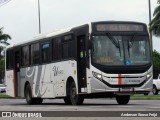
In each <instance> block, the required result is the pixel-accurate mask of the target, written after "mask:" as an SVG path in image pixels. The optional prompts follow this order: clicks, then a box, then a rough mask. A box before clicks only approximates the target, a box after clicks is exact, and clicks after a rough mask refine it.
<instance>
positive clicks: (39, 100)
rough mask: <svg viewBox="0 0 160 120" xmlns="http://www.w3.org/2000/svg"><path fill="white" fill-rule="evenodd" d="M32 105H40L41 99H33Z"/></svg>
mask: <svg viewBox="0 0 160 120" xmlns="http://www.w3.org/2000/svg"><path fill="white" fill-rule="evenodd" d="M33 102H34V104H42V102H43V99H42V98H33Z"/></svg>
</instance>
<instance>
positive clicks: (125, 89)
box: [121, 88, 132, 92]
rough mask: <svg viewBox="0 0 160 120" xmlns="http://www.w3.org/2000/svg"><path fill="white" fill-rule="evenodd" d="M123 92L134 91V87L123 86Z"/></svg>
mask: <svg viewBox="0 0 160 120" xmlns="http://www.w3.org/2000/svg"><path fill="white" fill-rule="evenodd" d="M121 91H122V92H130V91H132V88H121Z"/></svg>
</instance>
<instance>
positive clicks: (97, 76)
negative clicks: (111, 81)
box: [92, 71, 102, 80]
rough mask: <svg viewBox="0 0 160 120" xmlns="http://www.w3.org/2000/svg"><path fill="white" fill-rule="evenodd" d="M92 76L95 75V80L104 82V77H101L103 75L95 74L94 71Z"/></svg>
mask: <svg viewBox="0 0 160 120" xmlns="http://www.w3.org/2000/svg"><path fill="white" fill-rule="evenodd" d="M92 74H93V76H94V77H95V78H97V79H98V80H102V75H101V74H99V73H96V72H93V71H92Z"/></svg>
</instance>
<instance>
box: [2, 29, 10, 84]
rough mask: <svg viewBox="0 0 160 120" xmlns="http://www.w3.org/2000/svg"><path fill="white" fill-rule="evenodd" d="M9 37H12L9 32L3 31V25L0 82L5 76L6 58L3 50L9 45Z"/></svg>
mask: <svg viewBox="0 0 160 120" xmlns="http://www.w3.org/2000/svg"><path fill="white" fill-rule="evenodd" d="M8 39H11V37H10V36H9V35H8V34H4V33H3V27H2V28H0V83H1V82H2V81H1V80H2V79H3V78H4V71H5V70H4V69H5V64H4V63H5V60H4V56H2V54H1V53H2V51H3V50H4V48H5V46H7V45H9V43H8V42H7V40H8Z"/></svg>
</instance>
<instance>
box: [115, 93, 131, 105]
mask: <svg viewBox="0 0 160 120" xmlns="http://www.w3.org/2000/svg"><path fill="white" fill-rule="evenodd" d="M116 100H117V103H118V104H119V105H125V104H127V103H128V102H129V100H130V95H116Z"/></svg>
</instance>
